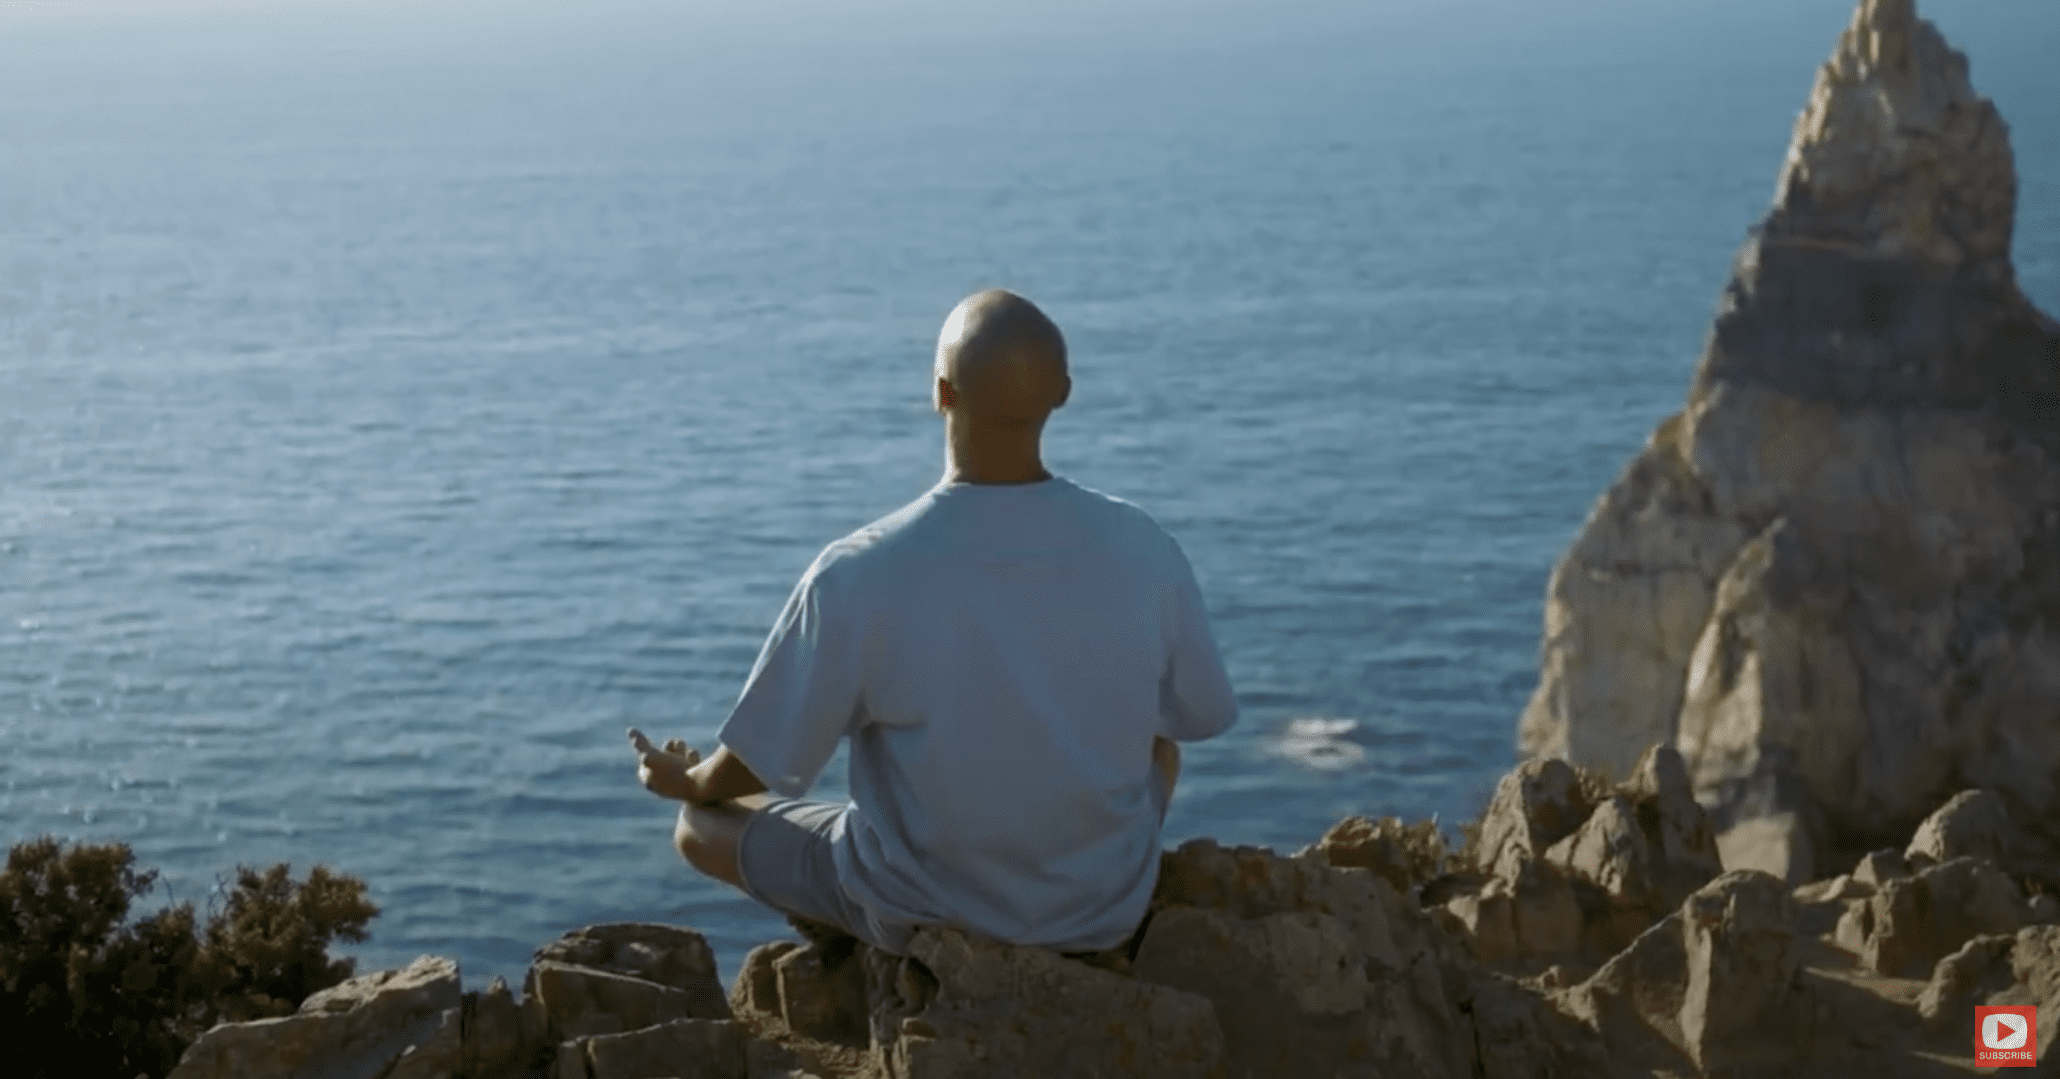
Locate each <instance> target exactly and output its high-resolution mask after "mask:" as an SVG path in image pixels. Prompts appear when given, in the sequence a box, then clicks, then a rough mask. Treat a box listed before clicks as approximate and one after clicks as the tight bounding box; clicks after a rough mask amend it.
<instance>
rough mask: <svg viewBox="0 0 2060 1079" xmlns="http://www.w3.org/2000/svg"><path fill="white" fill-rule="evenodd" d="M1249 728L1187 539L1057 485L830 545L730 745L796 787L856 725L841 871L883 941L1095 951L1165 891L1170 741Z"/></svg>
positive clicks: (1115, 503)
mask: <svg viewBox="0 0 2060 1079" xmlns="http://www.w3.org/2000/svg"><path fill="white" fill-rule="evenodd" d="M1235 718H1236V703H1235V699H1234V697H1233V695H1232V693H1231V688H1230V685H1229V681H1228V679H1227V677H1226V676H1225V674H1224V671H1223V666H1222V662H1221V660H1220V659H1219V658H1218V656H1217V652H1216V648H1215V643H1214V641H1213V639H1212V638H1211V636H1210V634H1209V630H1208V624H1207V617H1206V613H1205V610H1204V607H1203V603H1202V599H1201V595H1200V591H1199V589H1198V588H1197V587H1196V584H1195V580H1194V575H1193V571H1192V569H1191V568H1190V567H1189V565H1188V562H1187V559H1186V558H1185V556H1184V555H1183V554H1182V553H1181V551H1180V548H1179V545H1178V544H1177V543H1175V542H1174V540H1173V539H1172V537H1170V536H1169V535H1167V534H1166V533H1165V532H1164V530H1162V529H1160V528H1159V526H1158V525H1157V524H1156V523H1154V522H1153V521H1152V520H1151V519H1150V517H1148V516H1147V515H1146V514H1145V513H1144V512H1143V511H1141V510H1139V509H1137V508H1136V507H1135V506H1132V505H1130V504H1128V503H1126V502H1122V501H1120V500H1117V499H1112V498H1109V497H1107V496H1104V495H1101V494H1099V493H1096V492H1093V491H1090V490H1087V489H1085V488H1081V487H1079V486H1077V485H1075V484H1072V483H1070V482H1068V481H1066V480H1064V479H1056V478H1055V479H1050V480H1046V481H1043V482H1041V483H1029V484H970V483H950V484H945V485H941V486H939V487H938V488H936V489H934V490H932V491H930V492H929V493H927V494H925V495H924V496H923V497H922V498H919V499H917V500H916V501H915V502H913V503H911V504H910V505H908V506H907V507H904V508H903V509H902V510H900V511H898V512H896V513H894V514H891V515H889V516H888V517H885V518H882V519H881V520H880V521H878V522H875V523H874V524H872V525H869V526H867V527H866V528H864V529H860V530H859V531H858V532H855V533H853V534H852V535H851V536H849V537H846V538H845V539H843V540H840V541H838V542H837V543H834V544H831V545H830V546H829V547H828V548H827V549H825V551H824V552H823V554H822V556H821V557H819V558H818V559H817V560H816V563H815V565H814V566H812V567H811V568H810V571H809V573H808V574H807V575H805V576H804V577H803V579H802V582H801V584H800V585H799V586H798V587H797V588H796V590H795V592H794V595H793V597H792V598H791V599H790V600H789V604H788V608H787V610H786V611H785V612H783V614H782V616H781V620H780V624H779V626H778V627H776V629H775V631H774V633H773V636H772V638H771V639H770V640H768V642H767V644H766V648H765V651H764V652H763V653H762V654H761V656H760V658H759V663H758V665H757V667H756V668H754V670H753V671H752V676H751V679H750V682H749V683H748V684H747V686H746V687H745V691H744V694H743V697H742V699H741V700H740V701H739V703H738V706H737V709H736V711H735V712H734V713H733V714H732V716H731V718H730V721H729V723H728V724H726V725H725V727H724V729H723V732H722V735H721V737H722V741H723V743H724V744H725V745H727V746H729V747H730V749H731V751H732V752H734V753H736V754H737V755H738V756H740V757H742V758H743V759H744V760H745V762H746V763H748V764H749V765H750V767H751V769H752V771H753V772H754V773H756V774H757V775H758V776H760V777H761V778H762V779H763V780H764V781H765V782H766V783H767V785H768V786H770V787H771V788H772V789H773V790H774V791H776V792H779V793H781V794H785V795H788V796H799V795H800V794H801V793H802V792H803V791H804V790H805V789H806V788H807V786H808V785H809V784H811V783H812V782H813V781H814V779H815V777H816V775H817V774H818V773H819V772H820V770H821V768H822V766H823V764H824V763H826V762H827V761H828V759H829V756H830V754H831V752H833V751H834V749H835V745H836V740H837V738H838V737H839V736H841V735H846V734H848V735H850V736H851V738H852V756H851V790H852V801H853V803H854V805H855V811H853V812H852V813H850V814H849V815H848V816H847V818H846V822H845V827H844V829H843V830H842V832H841V834H838V835H837V836H836V837H835V847H834V852H835V857H836V866H837V876H838V878H839V881H840V883H841V885H842V886H843V887H844V888H845V889H846V890H847V891H848V893H849V894H850V896H851V898H852V900H853V901H854V902H856V903H857V904H859V905H860V906H862V907H864V908H865V909H866V910H867V912H868V913H869V915H871V916H872V917H873V918H874V919H877V921H878V922H879V923H880V925H881V926H883V927H885V928H886V929H888V930H890V931H891V930H892V928H893V927H895V926H900V925H913V924H922V923H931V922H944V923H949V924H956V925H960V926H962V927H965V928H968V929H972V930H974V931H977V932H980V933H983V934H986V935H988V936H992V937H996V938H998V939H1003V940H1010V941H1015V942H1018V943H1034V944H1049V945H1053V946H1058V947H1065V948H1078V949H1089V948H1101V947H1108V946H1111V945H1113V944H1115V943H1117V942H1118V941H1120V940H1121V939H1123V937H1125V936H1127V935H1128V933H1129V932H1130V931H1131V930H1132V929H1134V928H1135V927H1136V924H1137V922H1138V920H1139V919H1140V918H1141V917H1142V916H1143V913H1144V910H1145V906H1146V904H1147V903H1148V901H1149V899H1150V894H1151V888H1152V884H1153V882H1154V880H1155V878H1156V873H1157V868H1158V850H1159V813H1160V809H1161V807H1160V806H1158V805H1156V804H1155V802H1154V798H1153V782H1154V781H1153V774H1152V764H1151V746H1152V739H1153V737H1154V736H1155V735H1157V736H1164V737H1169V738H1179V739H1188V740H1192V739H1198V738H1207V737H1211V736H1213V735H1215V734H1217V733H1220V732H1221V731H1222V730H1223V729H1225V728H1227V727H1228V726H1229V725H1230V724H1231V723H1232V722H1233V721H1234V720H1235ZM889 935H891V932H890V934H889Z"/></svg>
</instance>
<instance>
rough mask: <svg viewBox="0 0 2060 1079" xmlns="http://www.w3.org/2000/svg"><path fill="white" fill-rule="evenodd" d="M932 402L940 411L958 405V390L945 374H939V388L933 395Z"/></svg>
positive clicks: (945, 410) (946, 410)
mask: <svg viewBox="0 0 2060 1079" xmlns="http://www.w3.org/2000/svg"><path fill="white" fill-rule="evenodd" d="M931 402H932V403H933V404H934V405H935V406H936V408H937V411H938V412H948V411H950V410H951V409H954V408H957V407H958V391H957V390H954V389H952V388H951V383H950V382H949V381H947V380H946V379H945V378H944V376H942V375H939V376H937V388H936V390H935V392H933V393H932V395H931Z"/></svg>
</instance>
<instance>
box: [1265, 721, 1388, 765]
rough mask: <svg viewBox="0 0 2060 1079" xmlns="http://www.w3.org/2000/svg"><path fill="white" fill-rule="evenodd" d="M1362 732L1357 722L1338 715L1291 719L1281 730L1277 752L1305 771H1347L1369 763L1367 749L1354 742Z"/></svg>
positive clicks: (1274, 745) (1275, 745)
mask: <svg viewBox="0 0 2060 1079" xmlns="http://www.w3.org/2000/svg"><path fill="white" fill-rule="evenodd" d="M1358 729H1359V721H1358V720H1356V719H1343V718H1339V717H1336V716H1308V717H1304V718H1301V719H1291V720H1288V722H1287V724H1286V725H1285V726H1284V727H1282V728H1281V733H1280V738H1279V739H1278V740H1277V741H1276V742H1275V743H1274V744H1273V747H1272V749H1273V752H1274V753H1275V754H1276V755H1278V756H1280V757H1283V758H1285V759H1287V760H1289V761H1292V762H1294V763H1296V764H1299V765H1301V766H1303V767H1305V768H1313V769H1316V770H1318V771H1323V772H1343V771H1349V770H1351V769H1353V768H1357V767H1359V766H1360V765H1361V764H1363V763H1365V761H1366V747H1365V746H1362V745H1360V744H1359V743H1357V742H1354V741H1352V740H1351V739H1350V735H1351V734H1352V732H1353V731H1356V730H1358Z"/></svg>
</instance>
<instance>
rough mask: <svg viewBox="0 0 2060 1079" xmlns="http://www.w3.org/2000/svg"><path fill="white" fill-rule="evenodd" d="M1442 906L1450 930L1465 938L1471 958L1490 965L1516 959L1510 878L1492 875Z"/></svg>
mask: <svg viewBox="0 0 2060 1079" xmlns="http://www.w3.org/2000/svg"><path fill="white" fill-rule="evenodd" d="M1443 909H1444V911H1445V913H1446V915H1447V916H1448V918H1449V922H1448V923H1447V924H1448V927H1449V931H1450V932H1452V933H1453V934H1454V935H1455V936H1457V937H1458V938H1459V939H1460V940H1462V941H1464V942H1466V945H1467V947H1468V949H1469V950H1471V951H1472V952H1473V955H1474V958H1476V959H1479V960H1480V961H1481V962H1483V963H1486V964H1488V965H1490V966H1500V965H1503V964H1508V963H1511V962H1514V961H1515V960H1516V958H1517V957H1518V955H1519V951H1518V949H1517V939H1516V904H1515V902H1514V900H1513V899H1512V898H1511V894H1510V887H1509V882H1507V881H1505V880H1503V879H1501V878H1500V877H1496V878H1493V879H1491V880H1489V881H1488V883H1487V884H1486V885H1484V886H1483V887H1482V888H1481V890H1480V891H1478V892H1468V893H1466V894H1463V895H1460V896H1456V897H1454V898H1452V899H1450V900H1448V901H1447V902H1446V903H1445V906H1444V908H1443Z"/></svg>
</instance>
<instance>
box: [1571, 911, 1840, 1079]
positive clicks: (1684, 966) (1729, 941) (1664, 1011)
mask: <svg viewBox="0 0 2060 1079" xmlns="http://www.w3.org/2000/svg"><path fill="white" fill-rule="evenodd" d="M1795 921H1796V909H1795V904H1794V902H1793V900H1792V899H1791V898H1790V896H1789V894H1788V890H1787V888H1785V887H1784V886H1783V885H1782V883H1781V882H1780V881H1779V880H1776V879H1775V878H1773V877H1771V876H1769V875H1767V874H1764V873H1756V872H1751V871H1741V872H1731V873H1726V874H1724V875H1723V876H1721V877H1718V878H1717V879H1716V880H1714V881H1712V882H1710V883H1709V884H1708V885H1706V886H1704V887H1703V888H1702V889H1701V890H1700V891H1697V892H1696V893H1695V894H1693V895H1691V896H1689V897H1688V899H1687V900H1686V901H1685V902H1683V904H1682V906H1681V909H1680V910H1679V911H1677V912H1675V913H1673V914H1669V915H1667V916H1666V917H1665V918H1663V919H1661V920H1660V921H1659V922H1658V923H1657V924H1655V925H1654V926H1653V927H1652V928H1651V929H1648V930H1647V931H1646V932H1645V933H1644V934H1643V935H1641V936H1640V937H1639V938H1638V939H1637V940H1636V941H1634V942H1633V943H1632V944H1631V946H1630V947H1629V948H1626V949H1625V950H1624V951H1623V952H1622V953H1620V954H1619V955H1617V956H1616V957H1614V958H1612V959H1611V960H1610V961H1609V962H1608V963H1605V964H1603V966H1602V968H1601V969H1600V970H1598V971H1596V972H1595V974H1594V975H1593V976H1591V977H1590V978H1589V979H1588V980H1587V981H1585V982H1583V983H1581V984H1580V985H1577V986H1574V987H1573V988H1571V989H1569V990H1567V991H1565V993H1563V994H1562V995H1561V997H1560V999H1561V1000H1562V1002H1563V1004H1564V1006H1565V1007H1566V1008H1567V1009H1568V1012H1569V1014H1571V1015H1573V1016H1574V1017H1576V1018H1578V1019H1580V1020H1581V1021H1583V1022H1584V1023H1586V1024H1587V1025H1589V1026H1590V1027H1592V1028H1593V1029H1594V1030H1595V1031H1596V1032H1597V1033H1598V1034H1599V1035H1600V1036H1601V1038H1602V1040H1603V1042H1604V1043H1605V1044H1606V1045H1607V1046H1608V1049H1609V1053H1610V1055H1611V1057H1612V1058H1613V1059H1618V1060H1621V1061H1624V1062H1635V1063H1636V1065H1637V1066H1639V1067H1643V1068H1649V1069H1651V1070H1654V1071H1659V1070H1675V1071H1686V1072H1690V1073H1693V1072H1696V1071H1700V1072H1702V1073H1705V1074H1714V1073H1717V1072H1720V1071H1724V1070H1726V1069H1734V1068H1739V1067H1744V1066H1750V1065H1757V1064H1767V1063H1778V1062H1782V1061H1786V1060H1792V1059H1795V1058H1798V1057H1799V1056H1800V1055H1801V1053H1802V1052H1803V1051H1804V1050H1805V1049H1806V1047H1807V1042H1808V1040H1809V1036H1810V1031H1809V1030H1808V1028H1807V1027H1806V1026H1804V1025H1801V1024H1802V1022H1803V1021H1804V1020H1805V1019H1806V1017H1807V1014H1808V1012H1807V1009H1800V1008H1797V1007H1796V1004H1797V1002H1798V1001H1799V1000H1800V999H1801V995H1800V990H1799V986H1798V984H1797V974H1798V972H1799V970H1800V968H1801V959H1800V953H1799V951H1798V949H1797V946H1796V925H1795Z"/></svg>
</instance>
